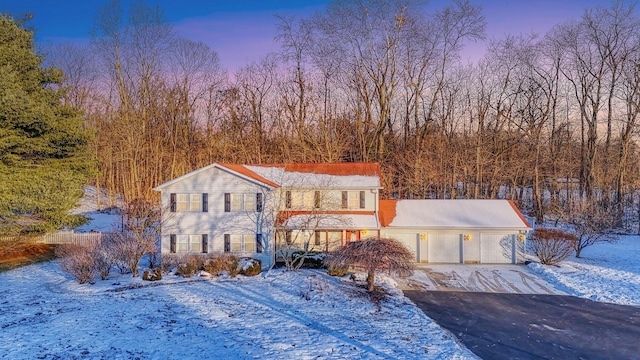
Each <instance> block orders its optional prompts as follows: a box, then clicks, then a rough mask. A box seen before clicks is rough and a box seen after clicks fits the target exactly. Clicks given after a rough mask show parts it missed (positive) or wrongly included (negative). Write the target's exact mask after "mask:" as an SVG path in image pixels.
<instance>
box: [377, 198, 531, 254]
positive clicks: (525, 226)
mask: <svg viewBox="0 0 640 360" xmlns="http://www.w3.org/2000/svg"><path fill="white" fill-rule="evenodd" d="M380 211H381V216H380V219H381V225H382V226H383V229H384V230H383V231H382V233H383V234H384V236H388V237H393V238H396V239H398V240H400V241H401V242H402V243H404V244H405V246H407V248H408V249H409V250H411V252H412V253H413V254H414V255H415V257H416V262H422V263H425V262H428V263H465V264H478V263H483V264H516V263H521V262H524V260H525V259H524V249H525V243H524V238H525V236H524V235H525V234H526V233H527V232H528V231H529V230H531V226H530V225H529V223H528V222H527V221H526V219H525V218H524V217H523V216H522V214H521V213H520V211H519V210H518V209H517V208H516V207H515V205H514V204H513V203H512V202H511V201H508V200H382V201H381V202H380Z"/></svg>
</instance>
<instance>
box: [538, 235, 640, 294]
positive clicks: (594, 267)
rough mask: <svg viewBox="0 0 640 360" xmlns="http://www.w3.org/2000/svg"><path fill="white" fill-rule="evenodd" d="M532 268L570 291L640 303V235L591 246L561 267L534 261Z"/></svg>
mask: <svg viewBox="0 0 640 360" xmlns="http://www.w3.org/2000/svg"><path fill="white" fill-rule="evenodd" d="M529 269H530V270H531V271H532V272H534V273H536V274H538V275H539V276H540V277H542V278H543V279H544V280H546V281H547V282H549V283H551V284H553V285H554V286H556V287H557V288H558V289H560V290H562V291H564V292H566V293H568V294H570V295H575V296H579V297H583V298H588V299H592V300H595V301H601V302H609V303H615V304H623V305H638V306H640V237H639V236H622V237H621V238H620V241H618V242H617V243H614V244H606V243H604V244H596V245H593V246H590V247H587V248H585V249H584V250H583V251H582V258H580V259H578V258H575V257H571V258H569V259H567V260H566V261H564V262H562V263H561V264H560V267H559V268H558V267H554V266H545V265H541V264H539V263H531V264H529Z"/></svg>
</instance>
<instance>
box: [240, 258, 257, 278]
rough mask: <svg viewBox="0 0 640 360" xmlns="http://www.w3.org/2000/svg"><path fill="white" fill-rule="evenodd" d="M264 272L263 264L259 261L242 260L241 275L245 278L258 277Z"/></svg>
mask: <svg viewBox="0 0 640 360" xmlns="http://www.w3.org/2000/svg"><path fill="white" fill-rule="evenodd" d="M261 272H262V262H261V261H260V260H258V259H252V258H244V259H240V274H241V275H244V276H256V275H259V274H260V273H261Z"/></svg>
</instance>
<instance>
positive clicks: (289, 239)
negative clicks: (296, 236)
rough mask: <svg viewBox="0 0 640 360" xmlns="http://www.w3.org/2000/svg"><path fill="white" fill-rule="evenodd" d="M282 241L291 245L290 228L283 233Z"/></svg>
mask: <svg viewBox="0 0 640 360" xmlns="http://www.w3.org/2000/svg"><path fill="white" fill-rule="evenodd" d="M284 241H285V242H286V243H287V245H291V230H287V231H286V232H285V233H284Z"/></svg>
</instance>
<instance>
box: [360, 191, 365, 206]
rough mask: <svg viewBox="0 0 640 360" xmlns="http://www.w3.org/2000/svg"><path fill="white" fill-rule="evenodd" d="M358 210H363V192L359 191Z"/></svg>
mask: <svg viewBox="0 0 640 360" xmlns="http://www.w3.org/2000/svg"><path fill="white" fill-rule="evenodd" d="M360 209H364V191H360Z"/></svg>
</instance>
